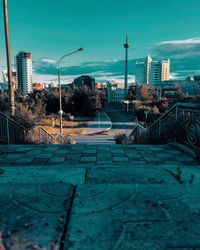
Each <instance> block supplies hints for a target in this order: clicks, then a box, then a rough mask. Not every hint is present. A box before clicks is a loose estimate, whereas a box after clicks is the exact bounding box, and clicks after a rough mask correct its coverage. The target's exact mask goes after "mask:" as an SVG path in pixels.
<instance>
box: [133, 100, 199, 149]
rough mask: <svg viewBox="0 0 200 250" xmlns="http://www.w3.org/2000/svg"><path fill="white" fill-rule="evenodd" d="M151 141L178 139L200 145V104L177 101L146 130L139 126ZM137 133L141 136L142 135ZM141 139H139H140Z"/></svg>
mask: <svg viewBox="0 0 200 250" xmlns="http://www.w3.org/2000/svg"><path fill="white" fill-rule="evenodd" d="M137 129H138V131H140V134H141V135H142V136H144V134H145V136H146V138H148V141H149V142H150V143H152V142H163V143H165V142H168V141H170V140H177V141H180V142H184V143H188V144H190V145H192V146H196V147H198V148H199V147H200V105H197V104H193V103H176V104H175V105H174V106H172V107H171V108H170V109H169V110H167V111H166V113H165V114H163V115H162V116H161V117H160V118H159V119H157V120H156V121H155V122H154V123H153V124H152V125H151V126H149V127H148V128H147V130H146V131H145V130H144V129H141V128H140V127H137ZM140 134H139V135H137V136H138V137H140V136H141V135H140ZM138 141H139V139H138Z"/></svg>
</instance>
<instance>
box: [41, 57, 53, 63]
mask: <svg viewBox="0 0 200 250" xmlns="http://www.w3.org/2000/svg"><path fill="white" fill-rule="evenodd" d="M41 61H42V62H43V63H48V64H56V60H54V59H49V58H43V59H42V60H41Z"/></svg>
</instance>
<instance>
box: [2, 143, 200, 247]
mask: <svg viewBox="0 0 200 250" xmlns="http://www.w3.org/2000/svg"><path fill="white" fill-rule="evenodd" d="M0 166H1V167H0V203H1V208H0V224H1V225H2V227H1V228H2V229H1V231H2V232H1V234H2V237H1V240H0V246H1V245H2V246H3V247H5V248H9V249H22V250H23V249H67V250H69V249H71V250H72V249H73V250H76V249H77V250H78V249H83V250H86V249H87V250H99V249H105V250H107V249H125V250H127V249H131V250H132V249H133V250H144V249H148V250H157V249H159V250H163V249H171V250H172V249H173V250H174V249H176V250H178V249H179V250H180V249H188V250H189V249H190V250H191V249H199V247H200V193H199V185H200V172H199V163H198V162H196V161H195V159H194V158H192V157H190V156H188V155H186V154H185V153H183V152H181V151H179V150H178V149H175V148H173V147H172V146H171V145H170V144H168V145H82V144H80V145H35V146H34V145H21V146H19V145H18V146H15V145H11V146H0Z"/></svg>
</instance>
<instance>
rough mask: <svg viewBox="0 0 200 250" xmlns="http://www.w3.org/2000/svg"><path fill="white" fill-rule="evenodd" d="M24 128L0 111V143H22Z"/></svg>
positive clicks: (24, 134)
mask: <svg viewBox="0 0 200 250" xmlns="http://www.w3.org/2000/svg"><path fill="white" fill-rule="evenodd" d="M26 132H27V131H26V129H25V128H24V127H22V126H21V125H20V124H18V123H17V122H15V121H14V120H13V119H11V118H10V117H8V116H7V115H5V114H3V113H2V112H0V143H1V144H24V143H25V136H26Z"/></svg>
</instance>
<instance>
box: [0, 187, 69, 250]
mask: <svg viewBox="0 0 200 250" xmlns="http://www.w3.org/2000/svg"><path fill="white" fill-rule="evenodd" d="M72 196H73V187H72V186H71V185H68V184H58V183H57V184H54V183H51V184H45V183H43V184H40V185H39V184H38V185H36V184H0V204H1V206H0V225H1V234H2V237H1V238H2V239H1V241H2V242H1V244H2V245H3V247H4V248H5V249H10V250H25V249H60V243H61V239H62V236H63V231H64V228H65V224H66V218H67V216H68V215H67V211H68V210H69V207H70V204H71V200H72Z"/></svg>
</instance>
